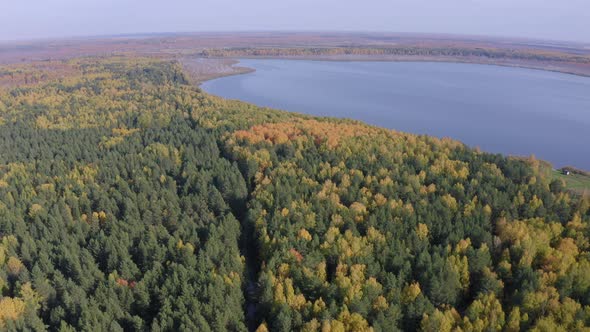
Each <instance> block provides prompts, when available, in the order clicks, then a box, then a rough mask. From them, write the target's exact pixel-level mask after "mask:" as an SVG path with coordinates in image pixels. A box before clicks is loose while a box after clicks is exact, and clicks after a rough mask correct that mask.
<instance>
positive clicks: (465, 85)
mask: <svg viewBox="0 0 590 332" xmlns="http://www.w3.org/2000/svg"><path fill="white" fill-rule="evenodd" d="M239 65H240V66H246V67H251V68H254V69H256V71H255V72H252V73H249V74H244V75H236V76H229V77H223V78H219V79H215V80H211V81H207V82H205V83H203V84H202V86H201V87H202V88H203V89H204V90H205V91H207V92H209V93H211V94H214V95H218V96H221V97H225V98H231V99H239V100H243V101H247V102H250V103H254V104H257V105H261V106H269V107H273V108H278V109H283V110H288V111H294V112H300V113H306V114H312V115H319V116H333V117H344V118H351V119H357V120H362V121H364V122H366V123H369V124H373V125H377V126H381V127H385V128H391V129H395V130H399V131H405V132H410V133H415V134H428V135H434V136H438V137H451V138H454V139H457V140H459V141H462V142H463V143H465V144H467V145H469V146H472V147H476V146H477V147H480V148H481V149H482V150H484V151H488V152H497V153H503V154H507V155H523V156H528V155H531V154H534V155H535V156H536V157H537V158H539V159H544V160H547V161H549V162H551V163H553V164H554V166H556V167H561V166H566V165H572V166H576V167H579V168H583V169H586V170H590V147H589V145H590V78H588V77H580V76H574V75H568V74H561V73H554V72H548V71H540V70H532V69H523V68H510V67H500V66H488V65H476V64H458V63H442V62H441V63H434V62H330V61H299V60H252V59H246V60H240V64H239Z"/></svg>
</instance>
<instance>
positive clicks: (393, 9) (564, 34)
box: [0, 0, 590, 42]
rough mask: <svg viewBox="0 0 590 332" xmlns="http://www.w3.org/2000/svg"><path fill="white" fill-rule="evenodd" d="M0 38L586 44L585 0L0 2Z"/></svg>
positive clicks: (589, 6) (589, 11)
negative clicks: (441, 38)
mask: <svg viewBox="0 0 590 332" xmlns="http://www.w3.org/2000/svg"><path fill="white" fill-rule="evenodd" d="M0 1H1V2H2V4H1V5H0V40H15V39H31V38H45V37H66V36H84V35H111V34H125V33H143V32H177V31H184V32H189V31H227V30H362V31H391V32H436V33H459V34H476V35H500V36H520V37H535V38H542V39H561V40H578V41H586V42H590V0H0Z"/></svg>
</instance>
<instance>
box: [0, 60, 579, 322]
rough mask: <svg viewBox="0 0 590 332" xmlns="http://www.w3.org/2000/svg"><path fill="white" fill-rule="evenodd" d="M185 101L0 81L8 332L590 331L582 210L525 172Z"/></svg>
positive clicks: (157, 85) (401, 136)
mask: <svg viewBox="0 0 590 332" xmlns="http://www.w3.org/2000/svg"><path fill="white" fill-rule="evenodd" d="M269 52H271V51H269ZM525 55H526V54H525ZM527 56H528V55H527ZM190 81H191V80H190V77H188V75H187V74H186V71H185V69H184V68H183V66H182V65H181V63H179V62H177V61H170V60H163V59H159V58H142V57H116V56H109V57H93V58H77V59H70V60H59V61H57V60H55V61H48V62H39V63H36V64H25V65H23V64H20V65H19V64H15V65H6V66H2V67H0V292H1V296H0V329H1V330H7V331H64V332H65V331H226V330H227V331H248V330H252V331H259V332H263V331H326V332H328V331H334V332H336V331H397V330H404V331H501V330H502V331H520V330H536V331H587V330H588V329H590V199H589V198H588V197H587V196H584V195H581V194H580V193H576V192H571V191H568V190H567V188H565V186H564V183H563V182H562V181H561V180H559V179H553V178H551V177H550V176H546V174H545V173H544V172H543V170H542V167H541V162H540V161H538V160H535V159H534V158H528V159H514V158H507V157H505V156H502V155H497V154H488V153H484V152H480V151H478V150H475V149H471V148H469V147H467V146H465V145H463V144H462V143H460V142H457V141H454V140H451V139H438V138H433V137H429V136H418V135H413V134H407V133H402V132H396V131H391V130H386V129H381V128H377V127H372V126H368V125H365V124H363V123H361V122H357V121H352V120H345V119H333V118H317V117H312V116H306V115H300V114H294V113H287V112H283V111H277V110H272V109H268V108H261V107H257V106H254V105H250V104H246V103H242V102H239V101H230V100H224V99H221V98H218V97H214V96H211V95H208V94H206V93H204V92H202V91H201V90H200V89H199V88H198V87H197V86H196V85H194V84H191V83H190Z"/></svg>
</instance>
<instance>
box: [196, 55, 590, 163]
mask: <svg viewBox="0 0 590 332" xmlns="http://www.w3.org/2000/svg"><path fill="white" fill-rule="evenodd" d="M196 59H200V60H201V61H202V60H206V61H222V62H223V64H224V66H225V68H224V72H223V73H217V74H211V75H209V76H208V77H206V78H205V77H203V78H202V79H200V80H198V81H197V83H195V85H196V86H198V87H199V88H201V85H202V84H203V83H205V82H207V81H211V80H215V79H218V78H223V77H228V76H235V75H244V74H248V73H252V72H255V71H256V69H255V68H251V67H244V66H236V65H237V64H239V63H240V61H239V59H236V58H231V59H230V58H196ZM240 59H247V60H290V61H324V62H425V63H457V64H474V65H487V66H499V67H508V68H523V69H530V70H539V71H547V72H555V73H561V74H566V75H574V76H580V77H590V75H579V74H573V73H568V72H564V71H559V70H550V69H546V68H535V67H530V66H526V65H515V64H499V63H478V62H473V61H452V60H450V59H439V60H434V59H420V60H418V59H405V60H399V59H398V60H391V59H375V58H372V59H366V58H364V59H329V58H325V57H273V56H265V57H262V56H255V57H253V56H250V57H241V58H240ZM193 60H194V59H193ZM204 92H205V93H207V94H211V93H209V92H207V91H204ZM218 97H220V98H225V97H223V96H218ZM240 101H241V100H240ZM283 111H286V112H292V111H289V110H283ZM295 113H296V112H295ZM311 116H314V115H311ZM342 119H347V118H342ZM350 120H353V121H360V120H355V119H350ZM361 122H363V121H361ZM363 123H365V122H363ZM367 125H370V126H371V124H367ZM377 127H379V126H377ZM451 139H453V138H451ZM463 144H465V143H463ZM467 146H468V147H469V148H471V149H479V147H478V146H470V145H467ZM487 153H492V154H494V153H497V152H487ZM502 154H503V153H502ZM503 155H504V156H506V157H507V158H515V159H526V158H528V156H518V155H508V154H503ZM543 162H546V163H548V164H550V165H551V166H552V168H554V169H561V168H564V167H569V166H568V165H563V166H562V167H556V166H554V165H553V164H552V163H550V162H547V161H543ZM582 170H583V169H582ZM584 171H585V172H586V170H584Z"/></svg>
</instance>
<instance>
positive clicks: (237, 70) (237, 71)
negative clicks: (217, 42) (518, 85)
mask: <svg viewBox="0 0 590 332" xmlns="http://www.w3.org/2000/svg"><path fill="white" fill-rule="evenodd" d="M193 59H194V60H201V61H202V60H212V61H223V62H225V63H226V66H227V69H229V72H228V71H224V72H222V73H211V74H210V75H208V76H207V77H204V78H202V79H199V80H198V85H200V84H201V83H203V82H206V81H210V80H214V79H217V78H222V77H226V76H233V75H242V74H248V73H251V72H255V71H256V69H254V68H250V67H239V66H235V65H236V64H239V63H240V61H239V60H240V59H247V60H292V61H325V62H425V63H429V62H430V63H456V64H474V65H486V66H499V67H506V68H523V69H531V70H540V71H546V72H553V73H561V74H566V75H573V76H579V77H588V78H590V68H588V72H585V71H581V70H580V71H576V70H569V69H568V68H565V67H561V68H559V67H549V66H550V65H551V64H535V63H530V62H526V61H523V62H518V61H510V60H508V59H507V60H506V61H505V62H499V61H486V60H484V59H469V58H442V57H403V58H402V57H396V58H393V57H392V58H388V57H377V56H360V57H346V56H243V57H239V58H235V57H228V58H225V57H195V58H193Z"/></svg>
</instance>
